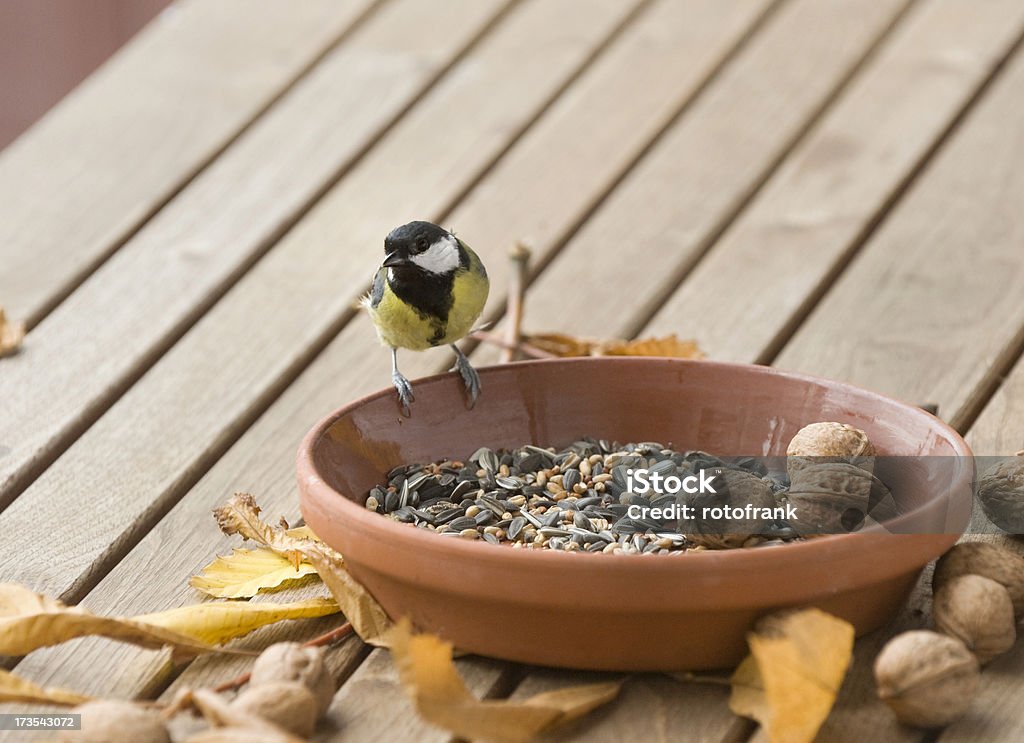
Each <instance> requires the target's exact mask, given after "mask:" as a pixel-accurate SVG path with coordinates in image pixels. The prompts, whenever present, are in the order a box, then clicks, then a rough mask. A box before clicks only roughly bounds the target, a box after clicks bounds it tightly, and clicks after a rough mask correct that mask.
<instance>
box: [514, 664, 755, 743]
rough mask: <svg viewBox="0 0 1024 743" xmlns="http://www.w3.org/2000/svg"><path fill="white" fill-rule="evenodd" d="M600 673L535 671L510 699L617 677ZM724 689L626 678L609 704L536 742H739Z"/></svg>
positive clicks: (742, 733)
mask: <svg viewBox="0 0 1024 743" xmlns="http://www.w3.org/2000/svg"><path fill="white" fill-rule="evenodd" d="M621 677H622V676H621V674H619V675H615V674H600V673H582V672H572V673H570V672H566V671H554V670H550V669H535V670H533V671H532V672H531V673H530V674H529V675H528V676H527V677H526V678H525V680H524V681H523V682H522V683H521V684H520V685H519V686H518V687H516V690H515V691H514V692H513V694H512V698H513V699H524V698H527V697H530V696H532V695H534V694H540V693H543V692H547V691H554V690H556V689H561V688H564V687H566V686H570V685H572V684H585V683H597V682H602V681H610V680H615V679H619V678H621ZM728 700H729V688H728V686H726V685H721V686H720V685H717V684H705V683H699V684H698V683H681V682H679V681H677V680H675V679H673V678H670V677H669V676H664V675H660V674H632V675H630V676H628V677H627V679H626V681H625V684H624V685H623V687H622V690H621V691H620V692H619V696H618V697H617V698H616V699H615V701H613V702H612V703H610V704H608V705H607V706H605V707H602V708H601V709H600V710H597V711H596V712H594V713H592V714H590V715H587V716H586V717H584V718H583V719H581V720H579V721H577V722H574V723H571V724H569V725H567V726H565V727H561V728H556V729H555V730H553V731H551V732H550V733H548V734H546V735H544V736H542V737H541V738H540V739H539V740H541V741H544V742H546V743H554V742H555V741H558V742H559V743H568V742H569V741H592V740H608V741H623V740H646V741H658V742H659V743H662V742H664V743H667V742H668V741H673V742H675V741H679V743H702V742H703V741H712V740H715V741H722V740H729V741H739V740H744V739H745V738H746V737H747V734H748V733H749V730H750V727H751V725H750V723H748V722H747V721H746V720H743V719H741V718H738V717H736V716H734V715H733V714H732V713H730V712H729V709H728Z"/></svg>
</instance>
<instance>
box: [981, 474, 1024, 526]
mask: <svg viewBox="0 0 1024 743" xmlns="http://www.w3.org/2000/svg"><path fill="white" fill-rule="evenodd" d="M978 500H980V501H981V507H982V509H983V510H984V511H985V515H986V516H988V517H989V519H991V520H992V523H993V524H995V525H996V526H998V527H999V528H1000V529H1002V530H1003V531H1008V532H1010V533H1012V534H1024V456H1020V455H1018V456H1016V457H1010V458H1007V459H1005V460H1003V461H1002V462H1000V463H999V464H997V465H996V466H995V467H993V468H992V469H991V470H990V471H989V472H987V473H986V474H985V476H984V477H982V478H981V482H979V483H978Z"/></svg>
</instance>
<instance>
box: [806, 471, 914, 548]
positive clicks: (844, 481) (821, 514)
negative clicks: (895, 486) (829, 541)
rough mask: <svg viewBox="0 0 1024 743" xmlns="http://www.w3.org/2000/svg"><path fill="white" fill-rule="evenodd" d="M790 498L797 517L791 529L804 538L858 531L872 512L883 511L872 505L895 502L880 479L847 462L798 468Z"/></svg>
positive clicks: (893, 506)
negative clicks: (874, 503) (813, 535)
mask: <svg viewBox="0 0 1024 743" xmlns="http://www.w3.org/2000/svg"><path fill="white" fill-rule="evenodd" d="M787 498H788V500H789V503H790V504H791V505H792V506H793V510H795V511H796V514H797V516H796V518H795V519H793V520H792V522H791V524H790V525H791V526H792V527H793V528H794V529H795V530H796V531H797V532H798V533H799V534H801V535H804V536H809V535H812V534H845V533H846V532H850V531H856V530H857V529H859V528H861V526H862V525H863V523H864V519H865V517H866V516H867V514H868V513H869V512H871V513H875V511H876V510H877V511H882V510H883V509H882V508H881V506H879V507H878V508H876V509H873V508H872V503H873V502H876V503H880V504H882V503H886V499H888V501H889V502H891V501H892V496H891V495H890V494H889V490H888V488H886V487H885V485H883V484H882V482H881V481H880V480H879V479H878V478H876V477H875V476H874V475H872V474H871V473H870V472H867V471H866V470H864V469H862V468H860V467H857V466H855V465H852V464H849V463H845V462H817V463H814V464H807V465H805V466H803V467H800V468H798V469H797V470H796V471H795V472H794V473H793V476H792V480H791V481H790V484H789V491H788V493H787ZM892 510H893V512H894V511H895V504H893V505H892ZM886 513H887V515H888V510H887V511H886ZM876 520H881V519H876Z"/></svg>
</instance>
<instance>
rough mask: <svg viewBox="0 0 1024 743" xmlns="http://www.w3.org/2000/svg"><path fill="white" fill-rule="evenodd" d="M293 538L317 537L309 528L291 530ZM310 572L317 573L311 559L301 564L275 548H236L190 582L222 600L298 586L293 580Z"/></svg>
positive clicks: (289, 533) (289, 531)
mask: <svg viewBox="0 0 1024 743" xmlns="http://www.w3.org/2000/svg"><path fill="white" fill-rule="evenodd" d="M286 534H287V535H288V536H291V537H296V538H303V537H309V538H313V532H312V531H311V530H310V529H309V528H308V527H305V526H304V527H300V528H298V529H289V530H288V531H287V532H286ZM308 575H316V568H314V567H313V566H312V565H311V564H310V563H309V561H308V560H302V561H301V562H300V563H299V564H298V565H294V564H293V563H292V561H291V560H290V559H289V558H287V557H284V556H282V555H280V554H278V553H277V552H274V551H273V550H272V549H269V548H267V547H258V548H256V549H241V548H239V549H235V550H233V551H232V553H231V554H230V555H228V556H226V557H218V558H217V559H215V560H214V561H213V562H211V563H210V564H209V565H207V566H206V567H205V568H203V570H202V572H201V573H200V574H199V575H196V576H193V578H192V579H191V580H190V581H189V585H191V586H192V587H193V588H196V589H198V590H200V591H202V592H203V593H205V594H207V595H209V596H213V597H215V598H220V599H239V598H251V597H253V596H255V595H256V594H257V593H259V592H260V591H267V590H270V589H274V588H280V587H283V586H284V585H285V584H288V585H294V584H293V583H292V581H296V580H300V579H302V578H305V577H306V576H308Z"/></svg>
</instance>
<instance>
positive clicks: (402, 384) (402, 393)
mask: <svg viewBox="0 0 1024 743" xmlns="http://www.w3.org/2000/svg"><path fill="white" fill-rule="evenodd" d="M391 384H393V385H394V386H395V389H396V390H398V401H399V402H400V403H401V404H402V414H403V415H404V416H405V417H406V418H409V417H410V416H411V415H412V410H411V409H410V408H409V405H410V404H411V403H413V402H415V398H414V397H413V396H412V385H411V384H409V380H408V379H406V378H405V376H403V375H402V373H401V372H399V371H394V372H392V373H391Z"/></svg>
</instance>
